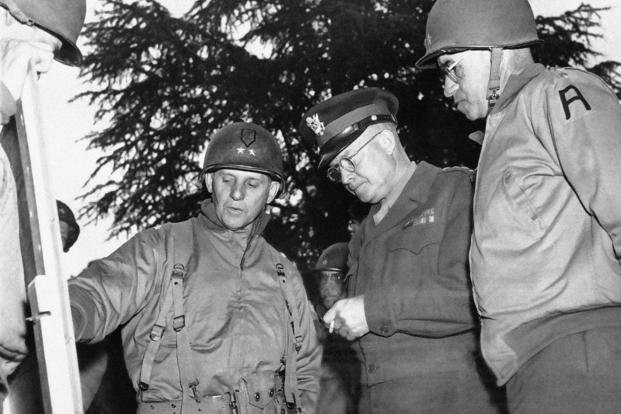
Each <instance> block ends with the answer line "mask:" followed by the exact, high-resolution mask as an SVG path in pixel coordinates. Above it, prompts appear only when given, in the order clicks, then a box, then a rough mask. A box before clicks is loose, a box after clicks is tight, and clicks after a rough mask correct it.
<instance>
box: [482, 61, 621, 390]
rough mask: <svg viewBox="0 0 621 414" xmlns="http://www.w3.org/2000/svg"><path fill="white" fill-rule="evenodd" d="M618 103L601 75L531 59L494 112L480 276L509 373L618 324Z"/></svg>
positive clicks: (493, 339)
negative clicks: (565, 340) (555, 347)
mask: <svg viewBox="0 0 621 414" xmlns="http://www.w3.org/2000/svg"><path fill="white" fill-rule="evenodd" d="M620 162H621V106H620V105H619V102H618V99H617V97H616V96H615V95H614V93H613V92H612V91H611V90H610V88H609V87H608V86H607V85H606V84H605V83H604V82H603V81H602V80H601V79H600V78H598V77H597V76H595V75H593V74H590V73H587V72H584V71H580V70H576V69H559V68H556V69H545V68H544V67H543V66H542V65H539V64H536V65H532V66H529V67H528V68H526V69H525V70H524V71H523V72H522V73H520V74H517V75H513V76H511V77H510V78H509V80H508V83H507V85H506V87H505V89H504V90H503V92H502V94H501V97H500V99H499V101H498V103H497V104H496V107H495V108H494V110H493V111H492V112H491V113H490V115H489V116H488V118H487V125H486V129H485V137H484V140H483V147H482V150H481V155H480V159H479V166H478V173H477V181H476V191H475V200H474V232H473V237H472V245H471V253H470V259H471V275H472V281H473V286H474V292H475V296H474V298H475V301H476V304H477V307H478V310H479V313H480V315H481V318H482V321H481V322H482V332H481V342H482V351H483V354H484V357H485V359H486V360H487V362H488V364H489V365H490V366H491V368H492V369H493V371H494V372H495V373H496V375H497V377H498V382H499V384H503V383H505V382H506V381H507V380H508V379H509V378H510V377H511V376H512V375H513V374H514V373H515V372H516V370H517V369H518V368H519V366H520V365H521V364H522V363H523V362H524V361H526V360H527V359H528V358H530V357H531V356H532V355H534V354H535V353H536V352H538V351H539V350H540V349H542V348H543V347H545V346H546V345H547V344H549V343H550V342H552V341H553V340H555V339H557V338H559V337H561V336H563V335H568V334H571V333H575V332H580V331H583V330H586V329H589V328H591V327H597V326H621V307H620V306H621V266H620V263H619V257H620V254H621V165H620Z"/></svg>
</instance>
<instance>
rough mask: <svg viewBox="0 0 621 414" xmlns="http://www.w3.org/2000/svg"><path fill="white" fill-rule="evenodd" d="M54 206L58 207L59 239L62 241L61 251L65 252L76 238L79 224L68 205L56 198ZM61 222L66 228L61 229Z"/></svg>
mask: <svg viewBox="0 0 621 414" xmlns="http://www.w3.org/2000/svg"><path fill="white" fill-rule="evenodd" d="M56 208H57V209H58V220H59V221H60V225H61V229H60V232H61V239H62V242H63V251H64V252H67V251H69V249H70V248H71V246H73V244H74V243H75V242H76V240H78V236H79V235H80V226H79V225H78V222H77V221H76V219H75V216H74V215H73V211H71V209H70V208H69V206H68V205H66V204H65V203H63V202H62V201H60V200H56ZM63 224H64V225H65V226H66V230H63V228H62V226H63Z"/></svg>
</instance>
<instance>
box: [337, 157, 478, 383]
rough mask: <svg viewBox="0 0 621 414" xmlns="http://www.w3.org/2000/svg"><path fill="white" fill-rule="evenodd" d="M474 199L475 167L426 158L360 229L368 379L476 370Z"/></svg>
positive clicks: (356, 263)
mask: <svg viewBox="0 0 621 414" xmlns="http://www.w3.org/2000/svg"><path fill="white" fill-rule="evenodd" d="M471 204H472V184H471V181H470V172H466V171H465V170H446V171H445V170H441V169H439V168H437V167H434V166H432V165H430V164H427V163H425V162H422V163H420V164H418V166H417V168H416V170H415V171H414V174H413V175H412V176H411V178H410V179H409V181H408V182H407V184H406V185H405V187H404V189H403V191H402V193H401V195H400V196H399V197H398V199H397V200H396V201H395V203H394V204H393V205H392V207H391V208H390V210H389V211H388V213H387V214H386V216H385V217H384V218H383V219H382V220H381V221H380V222H379V223H378V224H375V223H374V221H373V218H372V217H373V215H374V214H375V213H376V212H377V210H378V209H379V206H378V205H376V206H374V207H373V208H372V209H371V211H370V213H369V216H368V217H367V218H366V219H365V220H364V222H363V223H362V225H361V228H360V230H359V231H358V232H357V233H356V234H355V235H354V236H353V238H352V240H351V242H350V245H349V248H350V258H349V265H350V267H349V268H350V274H351V276H350V280H349V286H348V296H350V297H351V296H357V295H362V294H363V295H364V306H365V315H366V319H367V323H368V325H369V329H370V333H368V334H367V335H364V336H363V337H361V338H360V339H359V340H358V341H357V348H358V353H359V358H360V360H361V361H362V363H363V367H362V381H363V383H367V384H369V385H372V384H375V383H379V382H383V381H387V380H391V379H396V378H404V377H409V376H419V375H424V374H425V373H432V372H451V371H460V370H474V361H473V356H472V354H473V352H474V351H475V350H476V348H477V346H476V335H475V334H474V332H473V329H474V327H475V321H474V317H473V312H472V306H471V295H470V287H469V282H468V275H467V271H466V268H467V264H466V262H467V255H468V245H469V239H470V227H471ZM473 372H474V371H473Z"/></svg>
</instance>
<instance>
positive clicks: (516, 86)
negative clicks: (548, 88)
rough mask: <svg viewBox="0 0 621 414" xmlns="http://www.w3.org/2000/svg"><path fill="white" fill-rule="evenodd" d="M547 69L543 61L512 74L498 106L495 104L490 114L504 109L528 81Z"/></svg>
mask: <svg viewBox="0 0 621 414" xmlns="http://www.w3.org/2000/svg"><path fill="white" fill-rule="evenodd" d="M545 69H546V68H545V66H543V65H542V64H541V63H533V64H531V65H528V66H527V67H526V68H524V69H523V70H522V71H521V72H519V73H515V74H513V75H511V76H510V77H509V80H507V84H506V85H505V87H504V89H503V90H502V92H501V94H500V98H499V99H498V102H496V106H494V109H492V111H491V112H490V115H491V114H495V113H498V112H500V111H502V109H503V108H505V107H506V106H507V105H508V104H509V103H511V102H512V101H513V99H515V97H516V95H517V94H518V93H519V92H520V91H521V90H522V88H523V87H524V86H525V85H526V84H527V83H528V82H530V81H531V80H532V79H533V78H535V77H536V76H537V75H539V74H540V73H541V72H543V71H544V70H545Z"/></svg>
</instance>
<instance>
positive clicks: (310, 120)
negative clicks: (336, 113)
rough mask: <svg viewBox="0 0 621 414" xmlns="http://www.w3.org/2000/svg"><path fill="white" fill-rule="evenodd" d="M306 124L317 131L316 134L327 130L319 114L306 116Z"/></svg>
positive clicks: (321, 133)
mask: <svg viewBox="0 0 621 414" xmlns="http://www.w3.org/2000/svg"><path fill="white" fill-rule="evenodd" d="M306 125H308V127H309V128H310V129H311V130H312V131H313V132H314V133H315V135H319V136H321V135H323V133H324V131H325V130H326V127H325V125H324V124H323V122H321V121H320V120H319V114H315V115H313V116H309V117H306Z"/></svg>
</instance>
